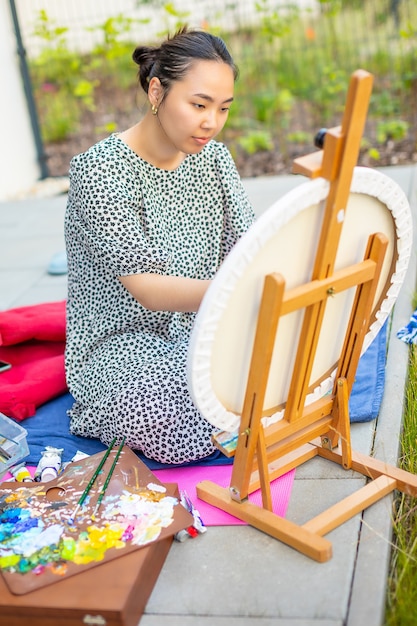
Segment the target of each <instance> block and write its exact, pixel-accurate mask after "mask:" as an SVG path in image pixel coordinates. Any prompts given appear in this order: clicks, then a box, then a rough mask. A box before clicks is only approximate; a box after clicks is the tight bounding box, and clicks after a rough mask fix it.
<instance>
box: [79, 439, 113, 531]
mask: <svg viewBox="0 0 417 626" xmlns="http://www.w3.org/2000/svg"><path fill="white" fill-rule="evenodd" d="M115 443H116V437H115V438H114V439H113V441H112V442H111V444H110V446H109V447H108V448H107V450H106V453H105V455H104V456H103V458H102V459H101V461H100V463H99V464H98V466H97V469H96V470H95V472H94V474H93V475H92V477H91V479H90V482H89V483H88V485H87V487H86V488H85V489H84V491H83V493H82V494H81V497H80V499H79V500H78V502H77V506H76V507H75V509H74V512H73V514H72V516H71V517H70V519H69V520H68V521H69V523H70V524H71V523H73V522H74V519H75V516H76V515H77V513H78V511H79V509H80V507H81V506H82V505H83V504H84V501H85V499H86V497H87V496H88V494H89V492H90V489H91V487H92V486H93V485H94V483H95V481H96V480H97V476H98V475H99V474H100V472H101V470H102V468H103V465H104V464H105V462H106V461H107V459H108V456H109V454H110V452H111V451H112V448H113V446H114V444H115Z"/></svg>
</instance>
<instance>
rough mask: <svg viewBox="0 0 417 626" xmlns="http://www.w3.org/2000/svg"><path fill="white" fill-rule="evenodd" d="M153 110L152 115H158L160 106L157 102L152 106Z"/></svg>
mask: <svg viewBox="0 0 417 626" xmlns="http://www.w3.org/2000/svg"><path fill="white" fill-rule="evenodd" d="M151 111H152V115H157V113H158V107H157V106H156V105H155V104H153V105H152V108H151Z"/></svg>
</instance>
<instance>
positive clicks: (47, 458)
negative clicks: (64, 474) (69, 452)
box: [34, 446, 64, 482]
mask: <svg viewBox="0 0 417 626" xmlns="http://www.w3.org/2000/svg"><path fill="white" fill-rule="evenodd" d="M63 451H64V449H63V448H53V447H52V446H45V450H44V451H43V452H42V456H41V459H40V461H39V463H38V465H37V467H36V470H35V476H34V478H35V480H36V481H41V482H48V481H50V480H53V479H54V478H56V477H57V476H58V474H59V473H60V471H61V466H62V453H63Z"/></svg>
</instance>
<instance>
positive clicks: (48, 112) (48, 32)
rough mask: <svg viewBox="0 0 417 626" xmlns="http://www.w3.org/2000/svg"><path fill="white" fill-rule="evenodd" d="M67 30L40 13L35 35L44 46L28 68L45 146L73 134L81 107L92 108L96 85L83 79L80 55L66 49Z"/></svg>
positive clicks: (93, 106) (44, 12)
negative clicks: (33, 86) (34, 90)
mask: <svg viewBox="0 0 417 626" xmlns="http://www.w3.org/2000/svg"><path fill="white" fill-rule="evenodd" d="M67 31H68V29H67V28H65V27H60V26H57V25H56V24H55V22H54V21H53V20H51V19H50V18H49V17H48V15H47V13H46V11H44V10H41V11H39V13H38V16H37V19H36V22H35V27H34V35H35V36H36V37H38V38H39V39H41V41H42V44H43V47H42V50H41V53H40V54H39V56H38V57H37V58H36V59H35V60H34V61H33V62H32V63H31V65H30V69H31V76H32V80H33V83H34V85H35V87H36V103H37V107H38V112H39V116H40V120H41V130H42V136H43V139H44V141H45V142H47V143H48V142H52V141H62V140H63V139H65V138H66V137H68V136H69V135H71V134H72V133H74V132H75V131H76V130H77V128H78V125H79V121H80V118H81V115H82V109H83V107H84V108H86V109H87V110H90V111H93V110H94V108H95V105H94V89H95V86H96V84H97V82H96V81H94V82H91V81H89V80H87V79H85V78H83V76H82V68H83V63H82V59H81V56H80V55H79V54H76V53H74V52H72V51H71V50H70V49H69V48H68V45H67V39H66V37H67ZM80 105H81V106H80Z"/></svg>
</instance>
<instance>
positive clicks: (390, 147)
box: [44, 95, 417, 178]
mask: <svg viewBox="0 0 417 626" xmlns="http://www.w3.org/2000/svg"><path fill="white" fill-rule="evenodd" d="M113 98H114V95H113ZM100 102H101V107H100V109H101V110H96V111H95V112H94V114H93V113H88V112H87V113H86V114H85V115H84V117H83V119H82V122H81V125H80V128H79V130H78V132H77V133H76V134H74V135H73V136H71V137H69V138H68V139H66V140H65V141H61V142H56V143H50V144H46V145H45V146H44V150H45V157H46V162H47V166H48V170H49V175H50V176H51V177H59V176H67V175H68V169H69V164H70V160H71V158H72V157H73V156H74V155H75V154H79V153H80V152H83V151H84V150H86V149H87V148H88V147H89V146H91V145H93V144H94V143H95V142H96V141H98V140H100V139H102V138H104V137H105V136H107V135H108V134H109V132H108V131H102V132H97V130H96V129H98V128H103V127H105V125H106V124H108V123H109V122H115V123H116V126H117V128H118V129H119V130H123V129H125V128H129V126H132V125H133V124H135V123H136V122H137V120H138V117H139V115H138V110H137V109H136V107H132V110H130V111H129V112H126V111H123V110H121V109H119V110H118V111H116V112H114V110H113V113H111V114H109V113H108V111H109V109H107V108H106V105H105V99H100ZM113 105H114V100H113ZM112 108H113V107H112ZM301 124H302V122H301ZM305 124H306V125H308V124H309V122H308V120H307V121H306V122H305ZM310 125H311V124H310ZM297 130H302V131H304V132H306V133H308V135H309V136H311V138H312V141H311V144H307V143H306V144H304V145H302V144H298V143H297V144H292V143H288V144H287V145H285V154H284V153H283V151H282V150H279V149H274V150H271V151H269V150H263V151H259V152H256V153H255V154H247V153H246V152H244V151H243V150H242V149H240V148H238V147H236V145H235V144H232V140H231V139H230V141H229V140H228V138H227V135H225V137H222V138H221V139H222V140H223V141H224V142H225V143H226V145H228V146H229V147H232V145H233V148H232V153H233V155H234V158H235V162H236V166H237V168H238V171H239V173H240V175H241V176H242V178H250V177H257V176H276V175H280V174H289V173H291V167H292V162H293V160H294V159H295V158H297V157H299V156H302V155H305V154H309V153H311V152H313V151H314V150H315V149H316V148H315V147H314V145H313V138H314V135H315V133H316V131H317V128H315V129H313V128H310V127H308V128H303V127H302V126H300V118H298V120H297ZM277 143H278V142H277ZM375 147H376V148H377V150H378V152H379V157H380V158H379V159H378V160H374V159H372V158H370V157H369V147H368V149H366V150H362V151H361V153H360V155H359V159H358V164H359V165H365V166H369V167H383V166H388V165H406V164H410V163H417V142H416V141H415V140H413V139H411V138H407V139H404V140H402V141H398V142H394V141H391V140H389V141H387V142H386V144H385V145H382V146H381V145H378V146H375Z"/></svg>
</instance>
